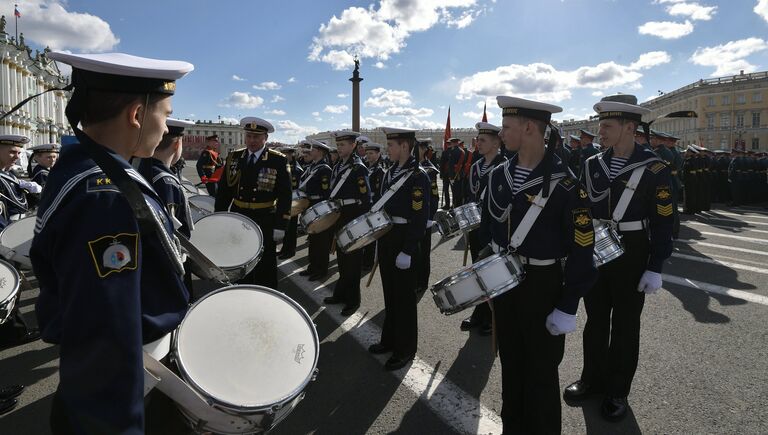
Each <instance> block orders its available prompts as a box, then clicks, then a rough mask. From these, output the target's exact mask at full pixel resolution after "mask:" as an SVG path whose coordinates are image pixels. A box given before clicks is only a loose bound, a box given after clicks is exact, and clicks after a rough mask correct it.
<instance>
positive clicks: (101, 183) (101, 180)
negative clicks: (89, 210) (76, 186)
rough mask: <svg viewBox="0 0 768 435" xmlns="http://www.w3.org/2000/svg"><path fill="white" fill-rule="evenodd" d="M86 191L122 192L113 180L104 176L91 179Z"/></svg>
mask: <svg viewBox="0 0 768 435" xmlns="http://www.w3.org/2000/svg"><path fill="white" fill-rule="evenodd" d="M85 189H86V192H120V190H119V189H118V188H117V186H115V185H114V184H112V180H111V179H110V178H109V177H106V176H104V175H99V176H94V177H90V178H89V179H88V183H87V184H86V188H85Z"/></svg>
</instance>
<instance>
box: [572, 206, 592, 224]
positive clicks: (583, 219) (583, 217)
mask: <svg viewBox="0 0 768 435" xmlns="http://www.w3.org/2000/svg"><path fill="white" fill-rule="evenodd" d="M573 224H574V225H575V226H576V227H577V228H590V227H591V226H592V216H591V215H590V214H589V209H586V208H577V209H574V210H573Z"/></svg>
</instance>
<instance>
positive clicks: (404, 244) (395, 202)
mask: <svg viewBox="0 0 768 435" xmlns="http://www.w3.org/2000/svg"><path fill="white" fill-rule="evenodd" d="M382 131H383V132H384V134H386V135H387V152H388V153H389V156H390V158H391V159H392V162H393V166H392V167H391V168H390V169H389V171H387V173H386V175H385V176H384V181H383V182H382V184H381V193H382V194H383V192H385V191H386V190H387V189H389V188H390V187H393V186H394V185H395V184H397V183H399V182H400V181H401V180H403V177H408V178H407V179H405V181H404V183H403V184H401V185H400V187H399V188H398V189H397V191H396V192H395V193H394V195H392V197H391V198H390V199H389V200H388V201H387V202H386V203H385V204H384V207H383V210H385V211H386V212H387V213H388V214H389V215H390V217H391V218H392V220H393V223H394V226H393V228H392V230H390V231H389V232H388V233H387V234H385V235H384V236H383V237H382V238H381V239H379V241H378V255H379V267H380V268H379V271H380V274H381V285H382V287H383V290H384V326H383V328H382V329H381V339H380V340H379V342H378V343H376V344H373V345H371V346H370V347H369V348H368V351H370V352H371V353H374V354H383V353H389V352H392V356H391V357H390V358H389V359H388V360H387V362H386V363H385V364H384V368H385V369H387V370H397V369H400V368H402V367H404V366H406V365H407V364H408V363H409V362H410V361H411V360H413V358H414V357H415V356H416V347H417V343H418V319H417V311H416V304H417V302H418V301H417V298H416V267H415V259H416V257H417V256H418V255H419V250H420V249H424V248H426V249H429V247H421V246H420V244H421V240H422V238H423V237H424V232H425V231H426V229H427V218H428V215H429V204H430V202H429V201H430V186H429V176H427V174H426V172H424V169H422V168H421V166H420V165H419V162H418V161H416V157H415V156H414V155H413V151H414V147H415V145H416V132H415V130H405V129H400V128H382Z"/></svg>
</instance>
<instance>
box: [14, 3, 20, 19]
mask: <svg viewBox="0 0 768 435" xmlns="http://www.w3.org/2000/svg"><path fill="white" fill-rule="evenodd" d="M13 15H16V18H21V12H19V9H18V5H13Z"/></svg>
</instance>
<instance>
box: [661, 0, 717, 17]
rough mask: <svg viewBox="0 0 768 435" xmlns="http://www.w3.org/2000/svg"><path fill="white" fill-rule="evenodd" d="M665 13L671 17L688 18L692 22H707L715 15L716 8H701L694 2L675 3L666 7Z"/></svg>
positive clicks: (701, 6)
mask: <svg viewBox="0 0 768 435" xmlns="http://www.w3.org/2000/svg"><path fill="white" fill-rule="evenodd" d="M667 13H668V14H669V15H672V16H684V17H688V18H690V19H692V20H702V21H709V20H711V19H712V16H713V15H715V13H717V6H703V5H701V4H700V3H696V2H692V3H687V2H676V3H675V4H673V5H672V6H668V7H667Z"/></svg>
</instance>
